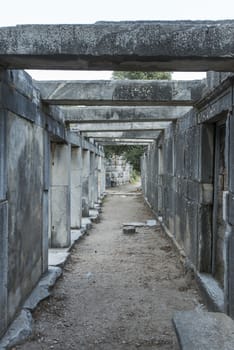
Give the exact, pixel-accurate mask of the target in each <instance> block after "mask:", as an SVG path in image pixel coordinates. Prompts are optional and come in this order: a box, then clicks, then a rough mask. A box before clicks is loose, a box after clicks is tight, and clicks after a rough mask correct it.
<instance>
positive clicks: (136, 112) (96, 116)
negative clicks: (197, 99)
mask: <svg viewBox="0 0 234 350" xmlns="http://www.w3.org/2000/svg"><path fill="white" fill-rule="evenodd" d="M190 108H191V107H178V106H174V107H168V106H163V107H162V106H160V107H159V106H156V107H108V106H103V107H64V108H62V107H61V109H62V110H63V115H64V120H65V121H66V122H69V123H78V122H79V123H82V122H85V123H87V122H90V123H95V122H96V123H97V122H107V121H108V122H110V121H113V122H115V121H120V122H130V121H132V122H140V121H173V120H177V119H178V118H181V117H182V116H183V115H184V114H186V113H187V112H188V111H189V110H190Z"/></svg>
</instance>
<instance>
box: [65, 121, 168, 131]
mask: <svg viewBox="0 0 234 350" xmlns="http://www.w3.org/2000/svg"><path fill="white" fill-rule="evenodd" d="M169 125H170V122H138V123H137V122H129V123H121V122H117V123H113V122H112V123H96V124H93V123H82V124H72V125H71V126H70V130H71V131H80V132H82V131H86V132H88V131H128V130H132V131H134V130H142V131H143V130H162V129H165V128H167V127H168V126H169Z"/></svg>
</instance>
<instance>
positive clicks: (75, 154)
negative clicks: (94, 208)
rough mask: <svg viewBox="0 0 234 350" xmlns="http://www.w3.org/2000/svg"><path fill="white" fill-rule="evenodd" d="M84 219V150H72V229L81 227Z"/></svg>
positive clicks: (79, 148) (78, 148) (77, 148)
mask: <svg viewBox="0 0 234 350" xmlns="http://www.w3.org/2000/svg"><path fill="white" fill-rule="evenodd" d="M81 217H82V149H81V147H72V148H71V228H80V227H81Z"/></svg>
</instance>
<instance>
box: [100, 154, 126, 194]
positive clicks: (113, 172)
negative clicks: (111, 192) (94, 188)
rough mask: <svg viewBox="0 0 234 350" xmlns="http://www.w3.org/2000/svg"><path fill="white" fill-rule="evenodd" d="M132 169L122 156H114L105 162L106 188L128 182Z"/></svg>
mask: <svg viewBox="0 0 234 350" xmlns="http://www.w3.org/2000/svg"><path fill="white" fill-rule="evenodd" d="M132 171H133V168H132V165H131V164H129V163H128V162H127V161H126V159H125V158H124V157H123V156H117V155H114V156H112V158H110V159H107V160H106V187H111V186H119V185H124V184H126V183H129V182H130V179H131V174H132Z"/></svg>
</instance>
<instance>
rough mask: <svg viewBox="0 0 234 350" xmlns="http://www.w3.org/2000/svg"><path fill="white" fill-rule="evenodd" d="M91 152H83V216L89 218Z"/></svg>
mask: <svg viewBox="0 0 234 350" xmlns="http://www.w3.org/2000/svg"><path fill="white" fill-rule="evenodd" d="M89 175H90V151H89V150H86V149H83V150H82V216H83V217H88V216H89V187H90V184H89Z"/></svg>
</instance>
